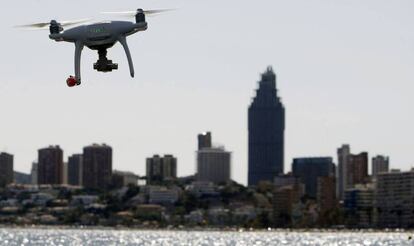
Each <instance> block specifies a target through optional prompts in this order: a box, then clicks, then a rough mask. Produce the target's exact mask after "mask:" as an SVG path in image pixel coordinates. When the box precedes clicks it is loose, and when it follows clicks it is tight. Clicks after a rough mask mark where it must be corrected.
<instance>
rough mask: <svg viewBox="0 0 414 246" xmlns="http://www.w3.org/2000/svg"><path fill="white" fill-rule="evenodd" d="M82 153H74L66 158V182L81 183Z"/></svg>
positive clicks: (71, 183)
mask: <svg viewBox="0 0 414 246" xmlns="http://www.w3.org/2000/svg"><path fill="white" fill-rule="evenodd" d="M82 162H83V156H82V154H75V155H72V156H70V157H69V159H68V184H70V185H77V186H81V185H82V166H83V165H82V164H83V163H82Z"/></svg>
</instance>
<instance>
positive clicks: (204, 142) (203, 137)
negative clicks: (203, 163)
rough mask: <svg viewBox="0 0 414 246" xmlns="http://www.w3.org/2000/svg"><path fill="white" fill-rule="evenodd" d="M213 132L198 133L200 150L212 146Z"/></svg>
mask: <svg viewBox="0 0 414 246" xmlns="http://www.w3.org/2000/svg"><path fill="white" fill-rule="evenodd" d="M211 146H212V145H211V132H204V133H201V134H198V150H201V149H203V148H211Z"/></svg>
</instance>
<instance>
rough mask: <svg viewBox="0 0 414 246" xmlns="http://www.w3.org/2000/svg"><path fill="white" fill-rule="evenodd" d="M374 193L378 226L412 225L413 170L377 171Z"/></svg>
mask: <svg viewBox="0 0 414 246" xmlns="http://www.w3.org/2000/svg"><path fill="white" fill-rule="evenodd" d="M375 194H376V196H375V197H376V200H375V207H376V210H377V217H378V218H377V223H378V226H379V227H381V228H384V227H387V228H408V227H409V228H412V227H413V226H414V213H413V208H414V196H413V194H414V170H411V171H409V172H398V171H397V170H395V171H393V172H390V173H378V174H377V183H376V192H375Z"/></svg>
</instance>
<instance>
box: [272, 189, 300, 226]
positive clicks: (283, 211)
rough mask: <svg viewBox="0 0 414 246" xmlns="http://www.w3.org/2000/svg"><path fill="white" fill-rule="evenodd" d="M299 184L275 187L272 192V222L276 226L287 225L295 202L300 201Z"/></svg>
mask: <svg viewBox="0 0 414 246" xmlns="http://www.w3.org/2000/svg"><path fill="white" fill-rule="evenodd" d="M302 187H303V185H301V184H294V185H286V186H282V187H276V188H275V190H274V193H273V222H274V225H275V226H277V227H289V226H291V223H292V212H293V208H294V205H295V204H298V203H299V202H300V198H301V194H302Z"/></svg>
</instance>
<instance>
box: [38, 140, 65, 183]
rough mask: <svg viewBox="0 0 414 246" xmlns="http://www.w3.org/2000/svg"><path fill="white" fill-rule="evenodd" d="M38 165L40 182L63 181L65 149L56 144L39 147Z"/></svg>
mask: <svg viewBox="0 0 414 246" xmlns="http://www.w3.org/2000/svg"><path fill="white" fill-rule="evenodd" d="M38 154H39V157H38V158H39V160H38V164H37V165H38V166H37V183H38V184H62V183H63V150H62V149H61V148H60V147H59V145H56V146H49V147H47V148H43V149H39V151H38Z"/></svg>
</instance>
